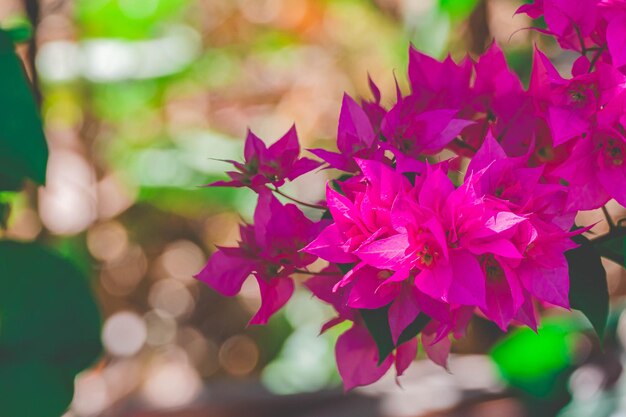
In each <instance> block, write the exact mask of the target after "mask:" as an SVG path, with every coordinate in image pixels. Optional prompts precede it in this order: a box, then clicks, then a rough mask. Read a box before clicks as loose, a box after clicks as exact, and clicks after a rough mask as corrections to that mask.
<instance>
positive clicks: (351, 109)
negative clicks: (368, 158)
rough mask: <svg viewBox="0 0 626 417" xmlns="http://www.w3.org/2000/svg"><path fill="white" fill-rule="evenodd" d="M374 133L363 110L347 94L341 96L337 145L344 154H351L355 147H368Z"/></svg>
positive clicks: (374, 135) (374, 137) (373, 138)
mask: <svg viewBox="0 0 626 417" xmlns="http://www.w3.org/2000/svg"><path fill="white" fill-rule="evenodd" d="M375 139H376V134H375V133H374V129H373V128H372V125H371V123H370V120H369V118H368V117H367V114H366V113H365V111H364V110H363V109H362V108H361V106H359V104H358V103H357V102H356V101H354V99H353V98H352V97H350V96H349V95H347V94H344V96H343V102H342V105H341V113H340V114H339V128H338V131H337V147H338V148H339V150H340V151H341V153H343V154H344V155H352V154H353V153H354V151H355V148H356V149H362V148H366V147H370V146H371V145H372V143H374V140H375Z"/></svg>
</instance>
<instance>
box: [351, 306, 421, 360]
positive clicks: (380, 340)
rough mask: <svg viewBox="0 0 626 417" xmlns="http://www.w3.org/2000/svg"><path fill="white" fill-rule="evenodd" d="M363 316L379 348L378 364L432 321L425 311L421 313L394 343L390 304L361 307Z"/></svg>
mask: <svg viewBox="0 0 626 417" xmlns="http://www.w3.org/2000/svg"><path fill="white" fill-rule="evenodd" d="M359 311H360V312H361V317H363V321H364V322H365V327H367V330H368V331H369V332H370V334H371V335H372V337H373V338H374V342H376V347H377V348H378V364H379V365H380V364H381V363H383V362H384V361H385V359H387V357H388V356H389V355H390V354H391V352H393V350H394V349H395V348H396V347H398V346H400V345H401V344H403V343H406V342H408V341H409V340H411V339H413V338H414V337H415V336H417V335H418V334H419V333H420V332H421V331H422V330H423V329H424V327H426V325H427V324H428V322H429V321H430V317H428V316H427V315H426V314H424V313H420V314H419V315H418V316H417V317H416V318H415V320H413V322H412V323H411V324H409V325H408V326H407V328H406V329H404V331H403V332H402V333H401V334H400V336H399V337H398V344H397V345H394V343H393V339H392V338H391V329H390V328H389V317H388V312H389V305H387V306H385V307H381V308H377V309H361V310H359Z"/></svg>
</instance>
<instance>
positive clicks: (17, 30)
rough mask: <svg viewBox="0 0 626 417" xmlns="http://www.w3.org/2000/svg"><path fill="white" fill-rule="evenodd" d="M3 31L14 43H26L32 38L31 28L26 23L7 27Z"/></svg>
mask: <svg viewBox="0 0 626 417" xmlns="http://www.w3.org/2000/svg"><path fill="white" fill-rule="evenodd" d="M5 31H6V32H7V35H9V37H10V38H11V40H12V41H13V42H14V43H26V42H28V41H30V39H31V38H32V37H33V27H32V26H31V25H30V22H28V21H23V22H19V24H16V25H12V26H10V27H7V28H5Z"/></svg>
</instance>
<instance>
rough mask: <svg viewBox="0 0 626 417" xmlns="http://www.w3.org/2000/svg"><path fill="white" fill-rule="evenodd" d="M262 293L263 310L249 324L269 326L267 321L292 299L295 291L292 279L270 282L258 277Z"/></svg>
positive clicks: (278, 279) (274, 279) (260, 309)
mask: <svg viewBox="0 0 626 417" xmlns="http://www.w3.org/2000/svg"><path fill="white" fill-rule="evenodd" d="M257 283H258V284H259V290H260V292H261V308H259V311H257V312H256V314H255V315H254V317H252V319H251V320H250V322H249V323H248V324H267V321H268V320H269V319H270V317H272V315H274V313H276V312H277V311H278V310H280V308H281V307H282V306H284V305H285V304H286V303H287V301H289V299H290V298H291V295H292V294H293V290H294V284H293V280H292V279H291V278H273V279H271V280H270V281H269V282H267V281H265V280H264V279H262V278H258V277H257Z"/></svg>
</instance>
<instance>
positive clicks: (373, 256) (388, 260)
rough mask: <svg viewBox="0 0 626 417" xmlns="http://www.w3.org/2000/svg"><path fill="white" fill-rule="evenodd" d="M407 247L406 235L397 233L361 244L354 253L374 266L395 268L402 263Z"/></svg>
mask: <svg viewBox="0 0 626 417" xmlns="http://www.w3.org/2000/svg"><path fill="white" fill-rule="evenodd" d="M408 248H409V239H408V236H407V235H405V234H397V235H394V236H391V237H388V238H385V239H380V240H376V241H374V242H372V243H370V244H369V245H365V246H362V247H360V248H359V249H358V250H357V251H355V255H356V256H358V257H359V258H360V259H361V260H362V261H363V262H365V263H367V264H368V265H371V266H373V267H375V268H378V269H397V268H398V267H399V266H400V265H401V264H402V260H403V259H404V258H405V252H406V250H407V249H408Z"/></svg>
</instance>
